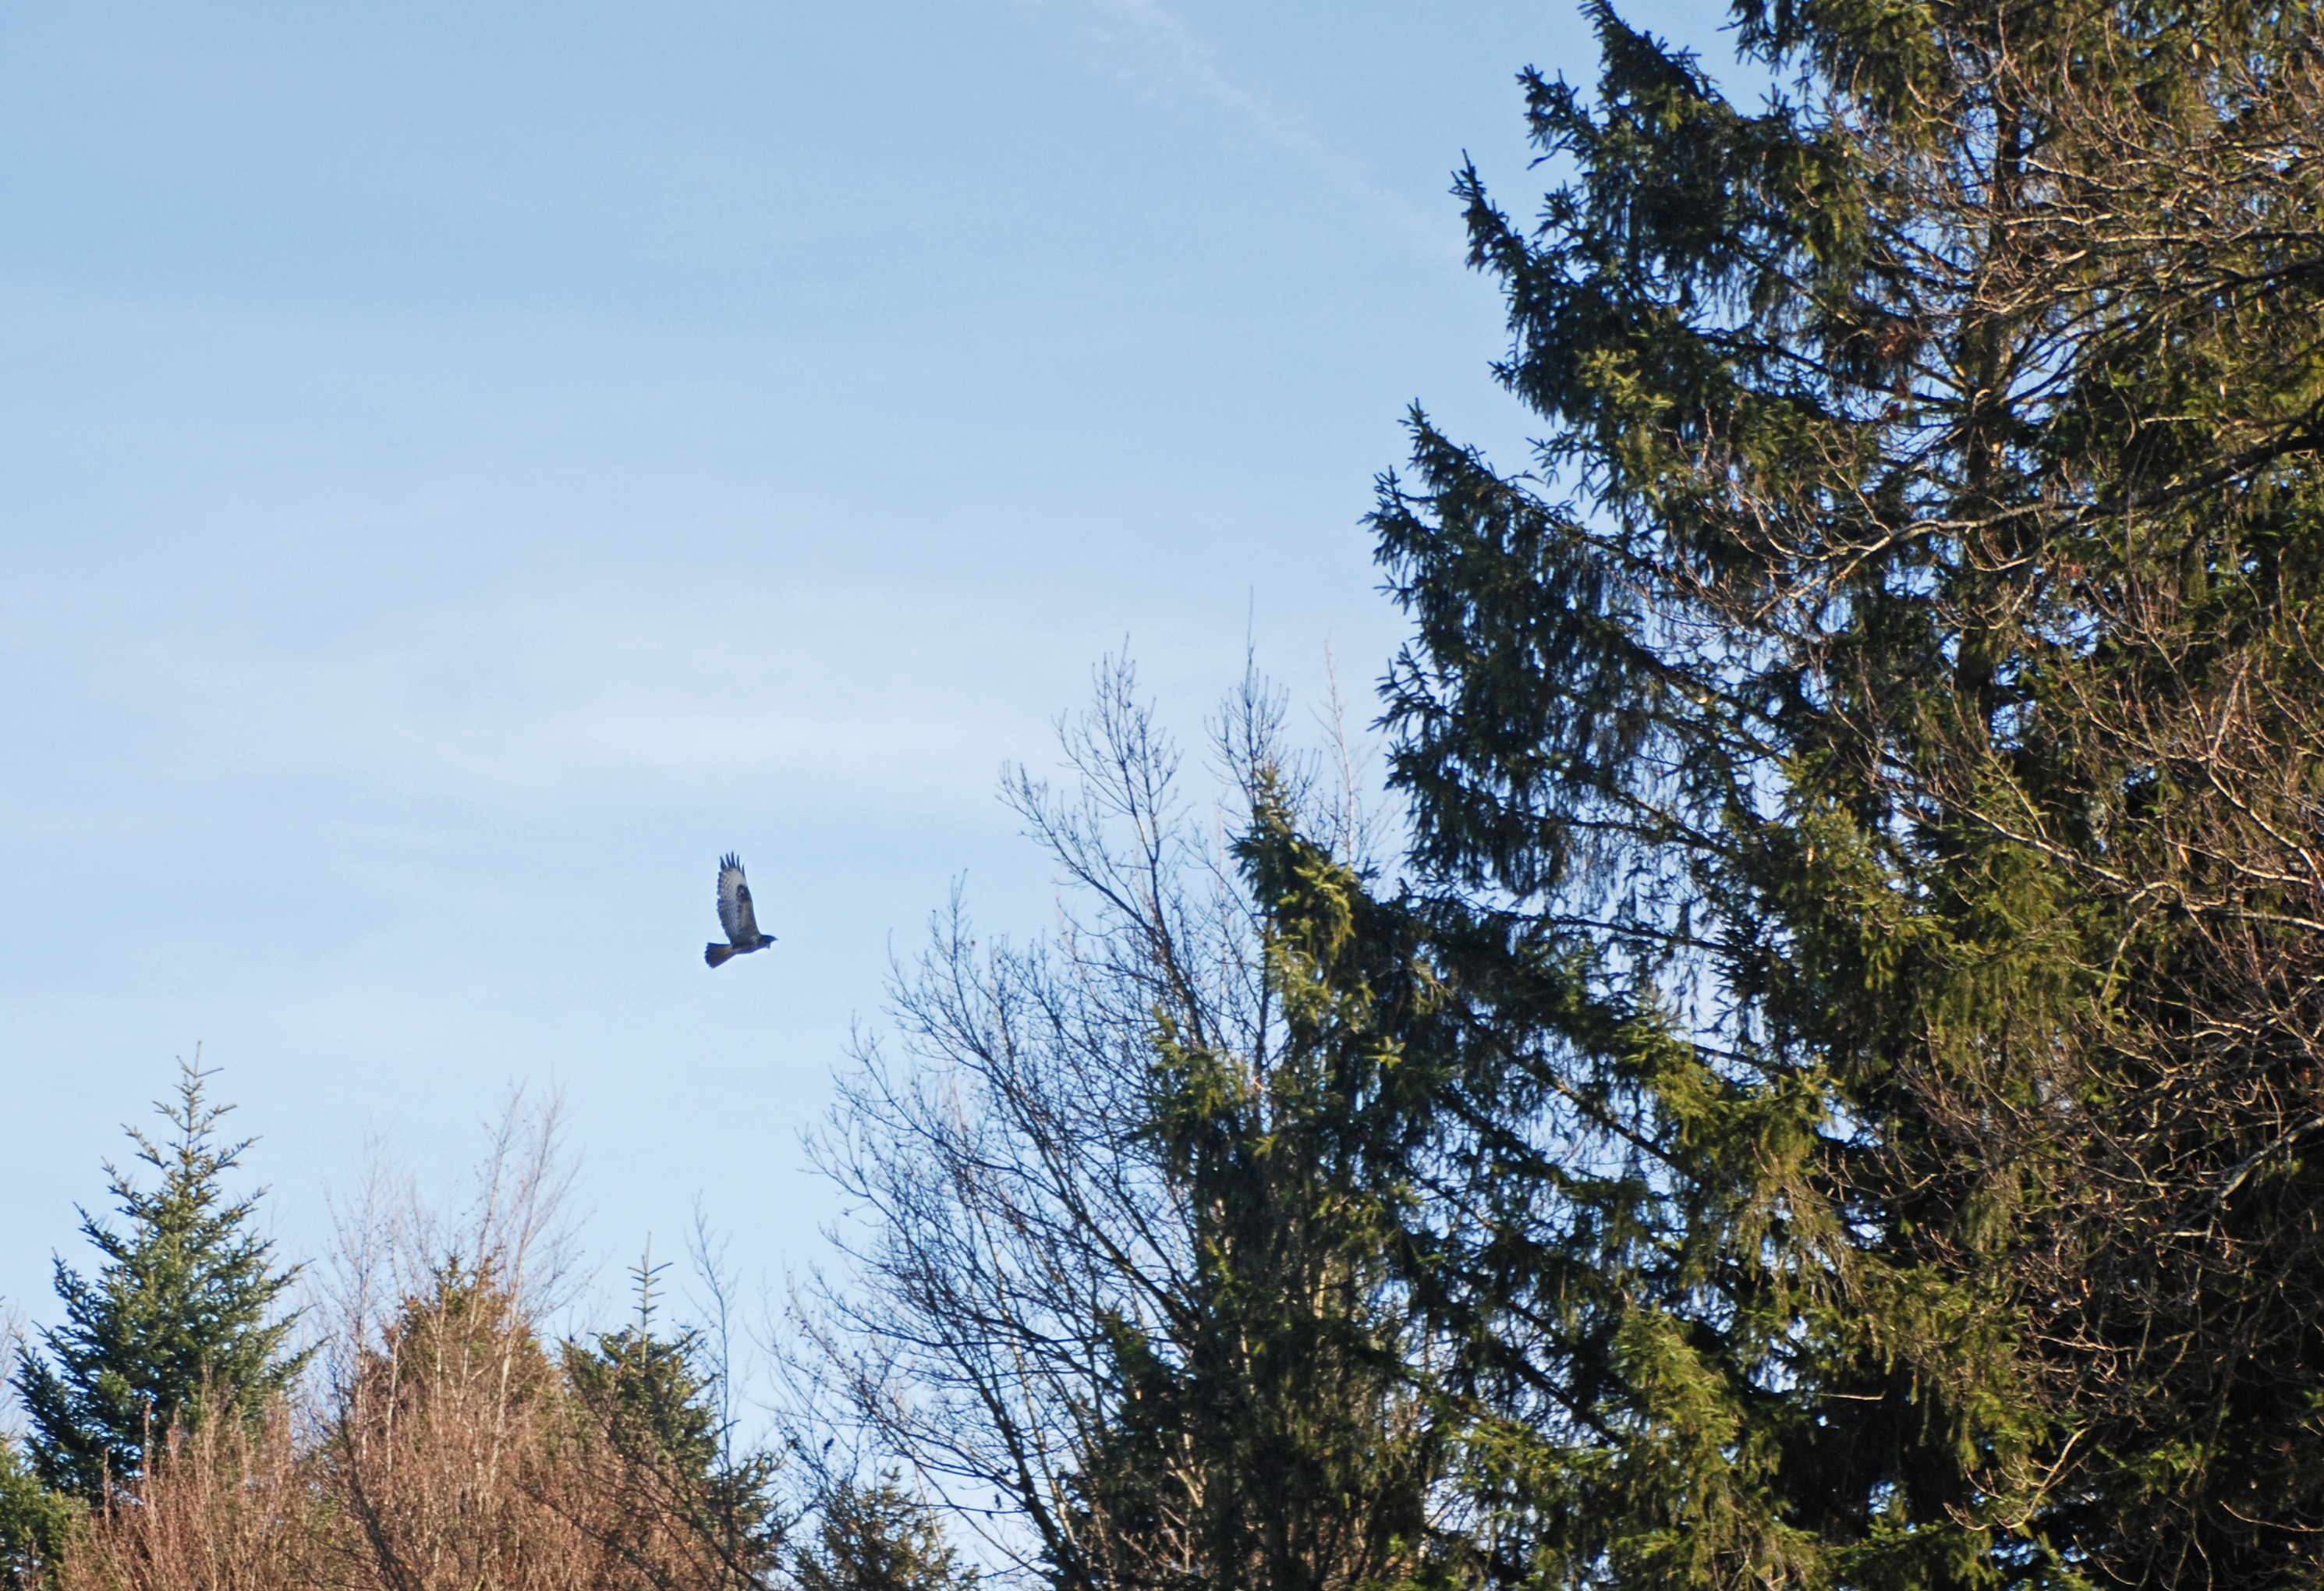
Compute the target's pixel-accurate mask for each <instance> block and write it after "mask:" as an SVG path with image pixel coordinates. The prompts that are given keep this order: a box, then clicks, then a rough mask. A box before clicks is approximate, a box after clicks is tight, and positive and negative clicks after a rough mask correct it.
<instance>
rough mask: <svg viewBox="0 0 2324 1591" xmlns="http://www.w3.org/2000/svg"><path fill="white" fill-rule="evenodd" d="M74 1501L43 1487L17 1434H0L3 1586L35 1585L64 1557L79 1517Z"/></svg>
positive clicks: (0, 1570) (0, 1563)
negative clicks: (68, 1539)
mask: <svg viewBox="0 0 2324 1591" xmlns="http://www.w3.org/2000/svg"><path fill="white" fill-rule="evenodd" d="M80 1512H81V1511H80V1509H79V1507H78V1504H77V1503H75V1501H74V1500H73V1499H71V1498H69V1497H66V1496H64V1495H63V1494H60V1493H57V1492H52V1491H51V1490H50V1489H49V1488H48V1487H46V1486H44V1485H42V1484H41V1481H40V1477H39V1476H38V1475H34V1474H33V1473H32V1463H31V1461H30V1460H29V1459H27V1458H26V1457H25V1455H24V1451H23V1448H22V1447H20V1446H19V1445H18V1444H17V1442H16V1441H15V1439H14V1438H10V1437H0V1586H12V1587H13V1586H33V1585H35V1584H37V1583H38V1577H39V1575H40V1573H41V1571H42V1568H43V1566H45V1565H48V1564H51V1563H54V1562H56V1561H57V1559H59V1558H60V1556H61V1555H62V1553H63V1551H64V1547H65V1540H66V1538H67V1536H68V1534H69V1532H70V1531H71V1530H72V1528H73V1526H74V1524H75V1522H77V1520H78V1518H79V1517H80Z"/></svg>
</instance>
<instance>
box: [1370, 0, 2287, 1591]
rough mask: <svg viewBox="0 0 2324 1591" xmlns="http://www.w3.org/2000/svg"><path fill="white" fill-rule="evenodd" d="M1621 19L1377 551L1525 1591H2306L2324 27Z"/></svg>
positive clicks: (1423, 1282)
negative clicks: (1396, 619)
mask: <svg viewBox="0 0 2324 1591" xmlns="http://www.w3.org/2000/svg"><path fill="white" fill-rule="evenodd" d="M1594 15H1595V16H1596V19H1597V22H1598V27H1599V34H1600V42H1601V44H1602V48H1603V54H1604V65H1603V72H1602V77H1601V79H1600V83H1599V86H1598V88H1597V91H1596V93H1595V94H1594V95H1591V94H1589V93H1586V92H1583V91H1581V90H1578V89H1576V88H1572V87H1570V86H1568V85H1567V84H1565V83H1563V82H1557V81H1550V80H1546V79H1543V78H1541V77H1539V76H1536V75H1534V74H1532V73H1527V74H1526V76H1525V78H1524V79H1523V81H1524V85H1525V88H1526V95H1527V97H1528V104H1529V111H1530V117H1531V122H1532V127H1533V131H1534V134H1535V139H1536V140H1537V142H1538V143H1539V144H1540V146H1541V148H1542V149H1543V151H1544V152H1545V154H1546V155H1549V156H1552V157H1554V158H1555V159H1556V160H1558V161H1559V162H1563V164H1564V167H1565V169H1566V170H1568V171H1571V173H1572V178H1571V180H1570V181H1569V182H1568V183H1567V184H1566V185H1565V186H1563V187H1561V188H1559V189H1558V190H1556V191H1554V192H1553V193H1552V194H1551V195H1550V196H1549V198H1548V200H1547V202H1546V205H1545V208H1544V209H1543V210H1542V212H1541V216H1540V220H1539V225H1538V227H1534V228H1526V227H1520V226H1519V225H1517V223H1515V222H1513V221H1512V220H1510V219H1509V218H1508V217H1507V216H1506V215H1505V214H1504V213H1503V212H1502V211H1501V210H1500V209H1499V208H1497V207H1496V205H1495V204H1494V203H1493V202H1492V200H1491V199H1489V196H1488V195H1487V194H1486V193H1485V191H1484V190H1483V188H1482V186H1481V184H1480V181H1479V180H1478V179H1477V177H1476V175H1475V174H1474V172H1473V171H1470V172H1466V173H1464V174H1463V175H1462V178H1461V180H1460V184H1459V190H1458V191H1459V192H1460V193H1461V194H1462V197H1464V198H1465V199H1466V200H1467V202H1468V205H1469V220H1470V227H1471V239H1472V258H1473V260H1474V262H1475V263H1476V264H1478V265H1480V266H1481V267H1482V268H1484V269H1486V270H1488V271H1489V272H1491V273H1494V274H1495V275H1497V276H1498V277H1499V279H1500V280H1501V282H1503V284H1504V285H1505V287H1506V289H1507V291H1508V301H1509V306H1510V318H1511V326H1512V328H1513V331H1514V335H1515V342H1514V347H1513V348H1512V351H1511V353H1510V355H1509V356H1508V360H1507V362H1506V363H1505V364H1504V365H1502V366H1501V367H1500V374H1501V375H1502V377H1503V379H1504V380H1505V382H1506V383H1507V384H1508V386H1509V387H1510V389H1511V390H1512V391H1513V392H1514V393H1517V395H1518V396H1519V397H1521V398H1522V399H1523V400H1524V401H1525V402H1526V403H1528V404H1529V405H1530V406H1531V407H1532V408H1534V409H1535V411H1536V412H1538V413H1539V414H1540V415H1541V416H1542V417H1544V419H1545V421H1547V424H1548V428H1549V429H1548V432H1547V440H1546V442H1545V444H1544V451H1543V456H1542V458H1541V459H1540V460H1539V463H1538V469H1537V473H1536V474H1535V475H1532V476H1510V475H1505V474H1502V473H1499V472H1498V471H1497V470H1496V469H1494V468H1493V467H1490V466H1489V464H1488V463H1487V461H1486V460H1484V459H1483V458H1480V456H1479V455H1477V454H1476V453H1474V452H1473V451H1471V450H1467V449H1462V447H1460V446H1458V445H1457V444H1455V443H1454V442H1453V441H1452V440H1450V439H1447V438H1445V437H1443V435H1441V434H1440V433H1438V432H1437V431H1436V430H1434V429H1433V428H1432V427H1430V426H1429V425H1428V423H1427V422H1426V421H1425V418H1417V417H1416V428H1415V429H1416V449H1415V460H1414V463H1415V470H1414V478H1413V479H1412V480H1411V481H1409V482H1405V481H1398V480H1395V479H1391V480H1389V481H1388V482H1387V483H1385V485H1384V489H1383V494H1382V499H1381V504H1380V507H1379V512H1378V514H1377V516H1376V522H1375V523H1376V525H1377V528H1378V530H1379V536H1380V556H1381V558H1382V560H1383V561H1384V562H1385V564H1386V565H1387V566H1388V569H1390V570H1391V573H1392V578H1393V580H1394V582H1395V588H1396V590H1397V594H1398V596H1399V597H1400V598H1401V599H1402V601H1403V602H1404V604H1405V606H1406V608H1407V609H1408V611H1409V612H1410V614H1411V615H1412V616H1413V619H1414V621H1415V624H1416V640H1415V642H1414V643H1413V645H1412V646H1411V648H1410V649H1409V651H1408V652H1406V654H1405V656H1404V657H1403V658H1402V659H1401V660H1400V661H1399V662H1398V664H1397V667H1396V669H1395V670H1394V671H1393V674H1392V676H1391V679H1390V680H1389V683H1388V706H1389V717H1390V721H1391V723H1392V724H1393V725H1394V726H1395V727H1396V729H1397V732H1398V735H1399V746H1398V750H1397V763H1396V768H1397V779H1398V781H1399V782H1400V783H1401V784H1402V786H1403V787H1404V789H1405V790H1406V791H1407V792H1408V794H1409V796H1410V798H1411V801H1412V810H1413V814H1414V818H1415V821H1416V855H1417V856H1418V859H1419V860H1420V861H1421V862H1422V863H1423V864H1424V865H1425V866H1426V867H1427V868H1428V870H1429V871H1430V874H1431V875H1432V877H1433V878H1434V880H1435V883H1436V888H1435V890H1434V897H1435V898H1434V900H1433V901H1432V902H1430V903H1429V905H1428V906H1427V908H1426V911H1427V912H1428V914H1429V916H1430V920H1431V926H1432V932H1433V936H1434V941H1433V946H1432V952H1431V954H1432V956H1433V957H1434V965H1435V967H1436V968H1437V970H1438V972H1439V973H1440V974H1441V975H1442V976H1443V977H1444V978H1445V979H1446V980H1447V982H1448V984H1449V985H1451V986H1452V987H1453V988H1455V989H1457V990H1458V991H1459V994H1460V995H1461V998H1462V1002H1463V1003H1464V1009H1465V1012H1466V1019H1467V1023H1468V1025H1467V1028H1466V1031H1465V1032H1464V1033H1463V1035H1462V1038H1461V1040H1460V1041H1459V1042H1458V1043H1457V1044H1454V1045H1452V1046H1450V1047H1444V1048H1439V1049H1436V1050H1431V1051H1428V1052H1427V1054H1426V1061H1427V1066H1428V1075H1429V1078H1430V1079H1431V1081H1430V1087H1432V1089H1433V1090H1434V1094H1435V1097H1436V1102H1437V1109H1438V1111H1439V1122H1440V1128H1441V1132H1440V1136H1439V1138H1438V1140H1437V1142H1435V1144H1434V1147H1433V1148H1432V1151H1431V1152H1430V1154H1429V1155H1428V1156H1426V1157H1425V1158H1424V1159H1423V1160H1422V1161H1419V1162H1417V1163H1416V1169H1417V1171H1418V1174H1420V1175H1421V1176H1422V1177H1424V1178H1425V1179H1426V1180H1427V1181H1428V1182H1429V1184H1430V1185H1432V1186H1433V1187H1434V1189H1435V1190H1436V1191H1437V1192H1438V1193H1439V1194H1440V1195H1441V1196H1442V1197H1441V1198H1439V1199H1437V1200H1436V1201H1434V1202H1433V1203H1432V1204H1431V1205H1429V1206H1428V1207H1426V1208H1427V1210H1428V1215H1429V1218H1428V1219H1426V1220H1425V1221H1422V1222H1416V1223H1415V1224H1414V1230H1413V1233H1412V1241H1413V1249H1412V1251H1411V1253H1410V1255H1409V1262H1410V1265H1411V1269H1410V1272H1409V1273H1410V1274H1411V1275H1412V1276H1413V1278H1414V1279H1415V1281H1416V1285H1418V1286H1420V1287H1421V1288H1422V1289H1423V1290H1425V1295H1426V1297H1427V1299H1428V1301H1429V1303H1430V1306H1431V1308H1432V1309H1433V1312H1434V1317H1435V1318H1436V1319H1437V1320H1438V1321H1439V1322H1440V1323H1441V1324H1442V1325H1443V1327H1444V1329H1445V1331H1446V1333H1447V1335H1448V1339H1449V1341H1450V1343H1451V1345H1452V1354H1453V1357H1452V1374H1450V1376H1449V1378H1448V1382H1447V1392H1448V1395H1452V1396H1455V1397H1457V1398H1458V1399H1459V1400H1460V1401H1462V1404H1463V1406H1464V1407H1465V1408H1466V1409H1467V1410H1468V1411H1469V1418H1470V1420H1471V1424H1470V1427H1469V1436H1468V1441H1467V1455H1468V1464H1469V1474H1468V1477H1467V1484H1468V1485H1469V1487H1470V1489H1471V1495H1472V1497H1473V1498H1474V1500H1475V1504H1476V1517H1477V1519H1478V1522H1479V1523H1478V1541H1479V1546H1480V1552H1481V1554H1482V1559H1481V1561H1482V1564H1483V1567H1484V1568H1485V1570H1486V1572H1488V1573H1489V1576H1490V1577H1492V1578H1493V1579H1494V1580H1496V1581H1498V1582H1501V1583H1506V1584H1512V1585H1515V1584H1526V1585H1585V1584H1591V1585H1594V1584H1606V1583H1611V1584H1624V1585H1628V1584H1640V1585H1643V1584H1655V1585H1672V1586H1682V1585H1691V1586H1709V1585H1728V1584H1743V1583H1766V1584H1778V1583H1780V1584H1787V1585H1815V1586H1821V1585H1834V1586H1897V1587H1904V1586H1932V1587H1933V1586H1968V1585H1980V1584H2023V1585H2035V1584H2068V1583H2080V1582H2082V1581H2083V1580H2089V1581H2114V1580H2120V1581H2123V1582H2126V1583H2135V1584H2157V1585H2159V1584H2180V1583H2186V1582H2188V1581H2190V1580H2191V1579H2195V1578H2201V1579H2202V1580H2204V1582H2205V1583H2208V1584H2217V1585H2261V1584H2282V1583H2286V1582H2287V1581H2291V1580H2301V1579H2312V1578H2313V1577H2315V1576H2316V1575H2317V1574H2318V1573H2319V1569H2324V1545H2319V1544H2324V1219H2320V1218H2319V1217H2320V1216H2324V1160H2319V1150H2324V1134H2319V1131H2318V1124H2319V1122H2320V1121H2324V1037H2320V1036H2324V841H2319V833H2324V653H2319V645H2318V642H2319V634H2324V587H2319V577H2324V491H2319V486H2324V482H2320V481H2319V459H2318V451H2319V446H2324V302H2319V294H2324V59H2319V42H2324V16H2319V11H2318V8H2317V7H2316V6H2315V5H2312V4H2295V5H2286V6H2251V5H2242V4H2239V3H2238V0H2153V3H2143V4H2107V3H2098V0H2004V3H2000V4H1992V3H1987V4H1971V5H1951V4H1943V3H1934V4H1904V5H1895V4H1887V3H1885V0H1883V3H1877V4H1876V3H1867V0H1740V3H1739V4H1738V5H1736V7H1735V15H1736V20H1737V23H1738V33H1737V37H1738V40H1739V41H1740V43H1741V46H1742V48H1743V49H1744V50H1745V51H1747V52H1748V54H1750V55H1751V56H1753V57H1755V58H1756V59H1757V61H1758V62H1759V63H1761V64H1763V65H1764V66H1765V67H1766V68H1767V69H1769V70H1771V71H1772V72H1773V73H1774V74H1775V77H1776V79H1777V80H1778V81H1779V82H1781V83H1784V84H1785V85H1787V86H1788V87H1787V88H1786V90H1785V91H1784V92H1782V93H1779V94H1777V95H1775V96H1774V97H1771V98H1770V99H1769V100H1768V101H1767V102H1766V104H1765V105H1764V106H1762V107H1761V108H1759V109H1757V110H1756V111H1753V110H1749V109H1747V108H1743V107H1738V106H1736V105H1733V104H1730V103H1729V101H1728V100H1727V99H1726V98H1725V97H1722V96H1721V94H1720V92H1719V90H1718V89H1717V88H1716V87H1715V86H1714V84H1713V83H1712V82H1711V80H1710V79H1709V78H1708V77H1707V76H1706V74H1705V73H1704V72H1703V71H1702V70H1701V68H1700V67H1699V66H1698V65H1697V64H1696V63H1695V62H1694V61H1693V60H1690V59H1688V58H1686V57H1684V56H1683V55H1679V54H1676V53H1674V52H1673V51H1670V50H1668V49H1667V48H1665V46H1663V45H1662V44H1660V43H1659V42H1656V41H1655V40H1653V39H1651V38H1649V37H1647V36H1646V35H1645V34H1643V33H1641V32H1637V31H1635V30H1633V29H1631V28H1629V27H1628V26H1626V25H1625V24H1624V23H1621V22H1620V21H1619V20H1618V18H1617V17H1616V16H1615V15H1614V14H1612V12H1611V11H1610V10H1609V9H1606V8H1604V7H1603V6H1602V5H1600V7H1598V8H1597V9H1596V10H1595V11H1594ZM1560 483H1562V486H1561V485H1560ZM1419 1055H1420V1052H1419V1051H1416V1059H1415V1064H1417V1063H1418V1058H1419Z"/></svg>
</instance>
